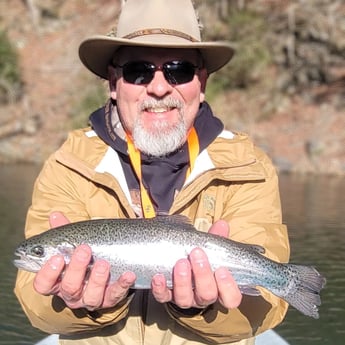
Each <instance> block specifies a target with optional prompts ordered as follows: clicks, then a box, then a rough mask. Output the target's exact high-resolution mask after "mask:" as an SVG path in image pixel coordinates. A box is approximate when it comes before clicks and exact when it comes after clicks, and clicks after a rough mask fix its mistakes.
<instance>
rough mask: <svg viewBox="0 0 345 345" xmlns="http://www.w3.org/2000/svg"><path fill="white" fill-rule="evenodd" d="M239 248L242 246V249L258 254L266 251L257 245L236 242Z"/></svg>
mask: <svg viewBox="0 0 345 345" xmlns="http://www.w3.org/2000/svg"><path fill="white" fill-rule="evenodd" d="M238 244H239V245H240V246H243V248H246V249H248V250H250V251H252V252H257V253H259V254H265V252H266V250H265V248H264V247H262V246H260V245H258V244H250V243H242V242H241V243H240V242H238Z"/></svg>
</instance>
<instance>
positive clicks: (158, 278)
mask: <svg viewBox="0 0 345 345" xmlns="http://www.w3.org/2000/svg"><path fill="white" fill-rule="evenodd" d="M151 290H152V294H153V296H154V298H155V299H156V300H157V301H158V302H160V303H166V302H170V301H171V300H172V291H171V290H170V289H169V288H168V287H167V283H166V279H165V277H164V275H163V274H156V275H155V276H154V277H153V278H152V284H151Z"/></svg>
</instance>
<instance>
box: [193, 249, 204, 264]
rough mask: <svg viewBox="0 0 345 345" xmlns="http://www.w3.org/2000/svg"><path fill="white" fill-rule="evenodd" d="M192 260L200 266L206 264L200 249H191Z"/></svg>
mask: <svg viewBox="0 0 345 345" xmlns="http://www.w3.org/2000/svg"><path fill="white" fill-rule="evenodd" d="M192 255H193V262H194V263H195V264H197V265H199V266H200V267H204V266H205V264H206V260H205V256H204V253H203V252H202V251H201V250H200V249H194V250H193V254H192Z"/></svg>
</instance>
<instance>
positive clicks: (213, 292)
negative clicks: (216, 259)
mask: <svg viewBox="0 0 345 345" xmlns="http://www.w3.org/2000/svg"><path fill="white" fill-rule="evenodd" d="M189 260H190V263H191V268H192V271H193V276H194V285H195V286H194V299H195V302H196V304H197V306H201V307H204V306H208V305H210V304H212V303H214V302H215V301H216V300H217V298H218V288H217V284H216V281H215V279H214V275H213V271H212V268H211V266H210V264H209V261H208V258H207V255H206V254H205V252H204V251H203V250H202V249H200V248H195V249H193V250H192V251H191V253H190V255H189Z"/></svg>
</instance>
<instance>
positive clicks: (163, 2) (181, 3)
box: [79, 0, 234, 79]
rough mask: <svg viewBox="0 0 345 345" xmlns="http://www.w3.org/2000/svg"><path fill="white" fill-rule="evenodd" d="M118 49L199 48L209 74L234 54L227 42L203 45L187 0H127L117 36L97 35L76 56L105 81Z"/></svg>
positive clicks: (88, 40)
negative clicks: (128, 47) (123, 47)
mask: <svg viewBox="0 0 345 345" xmlns="http://www.w3.org/2000/svg"><path fill="white" fill-rule="evenodd" d="M121 46H138V47H162V48H183V49H187V48H188V49H191V48H192V49H194V48H195V49H198V50H199V51H200V52H201V54H202V56H203V59H204V63H205V67H206V69H207V71H208V73H212V72H214V71H216V70H218V69H220V68H221V67H223V66H224V65H225V64H226V63H227V62H229V61H230V60H231V58H232V56H233V54H234V49H233V47H232V46H231V44H230V43H229V42H202V41H201V37H200V29H199V24H198V19H197V16H196V13H195V10H194V7H193V4H192V2H191V1H190V0H127V1H126V2H125V4H124V6H123V9H122V12H121V14H120V17H119V21H118V25H117V32H116V34H115V35H114V34H112V35H111V34H109V35H96V36H92V37H89V38H87V39H86V40H84V41H83V42H82V43H81V44H80V47H79V57H80V59H81V61H82V62H83V64H84V65H85V66H86V67H87V68H88V69H89V70H90V71H91V72H93V73H95V74H97V75H98V76H100V77H102V78H104V79H107V78H108V70H107V68H108V65H109V63H110V62H111V60H112V58H113V57H114V54H115V52H116V50H117V49H119V48H120V47H121Z"/></svg>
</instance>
